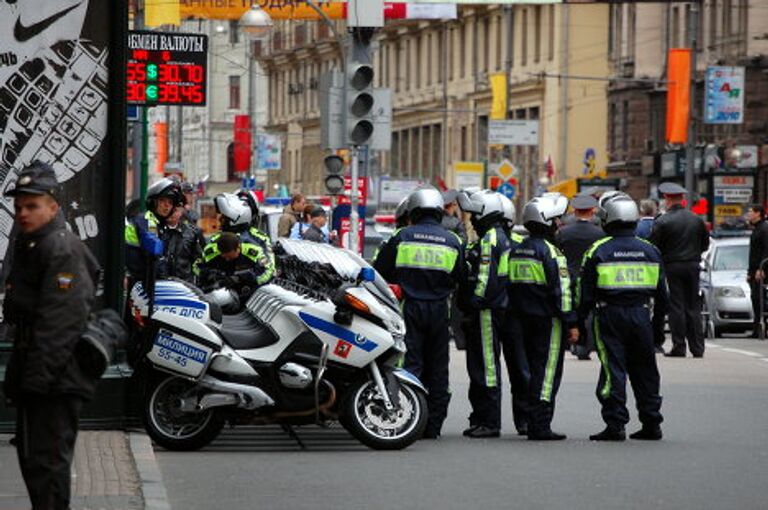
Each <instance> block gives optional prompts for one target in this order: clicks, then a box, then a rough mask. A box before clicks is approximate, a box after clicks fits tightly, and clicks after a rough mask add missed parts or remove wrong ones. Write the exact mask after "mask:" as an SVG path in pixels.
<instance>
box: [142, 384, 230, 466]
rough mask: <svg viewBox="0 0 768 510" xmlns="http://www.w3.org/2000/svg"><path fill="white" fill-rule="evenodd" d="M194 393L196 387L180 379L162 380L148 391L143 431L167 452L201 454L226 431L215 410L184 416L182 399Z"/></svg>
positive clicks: (187, 413)
mask: <svg viewBox="0 0 768 510" xmlns="http://www.w3.org/2000/svg"><path fill="white" fill-rule="evenodd" d="M194 390H195V383H193V382H191V381H188V380H187V379H183V378H181V377H174V376H169V377H165V378H162V379H160V380H159V381H157V383H156V384H154V385H152V386H151V387H150V389H149V391H148V394H147V397H146V399H145V403H144V428H145V429H146V431H147V434H149V437H151V438H152V440H153V441H154V442H155V443H157V444H159V445H160V446H162V447H163V448H165V449H166V450H176V451H191V450H198V449H200V448H202V447H203V446H205V445H207V444H208V443H210V442H211V441H213V440H214V439H215V438H216V436H218V435H219V432H221V429H222V428H223V427H224V420H223V419H222V418H221V417H220V416H219V415H218V414H217V413H216V411H215V409H208V410H207V411H202V412H200V413H189V412H184V411H182V410H181V409H180V403H181V399H182V398H184V397H188V396H189V395H190V393H191V392H194Z"/></svg>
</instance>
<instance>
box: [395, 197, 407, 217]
mask: <svg viewBox="0 0 768 510" xmlns="http://www.w3.org/2000/svg"><path fill="white" fill-rule="evenodd" d="M407 217H408V197H407V196H406V197H403V199H402V200H400V203H399V204H397V208H396V209H395V223H400V222H402V221H405V219H406V218H407Z"/></svg>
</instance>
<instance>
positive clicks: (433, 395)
mask: <svg viewBox="0 0 768 510" xmlns="http://www.w3.org/2000/svg"><path fill="white" fill-rule="evenodd" d="M408 211H409V216H410V219H411V225H410V226H408V227H405V228H403V229H401V230H399V231H398V232H397V233H395V234H394V235H393V236H392V238H391V241H390V242H387V243H385V244H384V245H383V246H382V247H381V250H380V251H379V256H378V257H377V258H376V262H375V263H374V268H375V269H376V270H377V271H378V272H379V273H380V274H381V275H382V276H383V277H384V278H385V279H386V280H387V281H388V282H390V283H394V284H398V285H400V287H401V289H402V291H403V295H404V302H403V307H402V309H403V315H404V318H405V324H406V334H405V343H406V345H407V347H408V351H407V352H406V355H405V364H404V368H405V369H406V370H408V371H410V372H412V373H413V374H414V375H416V376H417V377H420V378H421V380H422V381H423V382H424V385H425V386H426V388H427V390H428V391H429V395H428V397H427V405H428V407H429V419H428V421H427V428H426V430H425V432H424V438H427V439H436V438H438V437H439V436H440V430H441V428H442V425H443V421H444V420H445V417H446V414H447V412H448V403H449V402H450V400H451V395H450V393H449V392H448V361H449V344H448V335H449V333H448V316H449V302H448V298H449V296H450V295H451V293H452V292H453V290H454V289H455V288H456V285H457V283H458V282H459V281H460V279H461V274H462V267H463V263H464V262H463V260H464V256H463V246H462V243H461V239H460V238H459V236H457V235H456V234H454V233H452V232H449V231H447V230H446V229H445V228H443V227H442V226H441V225H440V221H441V220H442V215H443V197H442V196H441V195H440V192H439V191H437V190H436V189H434V188H422V189H418V190H416V191H414V192H413V193H412V194H411V196H410V197H409V199H408Z"/></svg>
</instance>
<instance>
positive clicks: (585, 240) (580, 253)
mask: <svg viewBox="0 0 768 510" xmlns="http://www.w3.org/2000/svg"><path fill="white" fill-rule="evenodd" d="M571 207H573V214H574V216H575V218H576V221H574V222H573V223H571V224H569V225H565V226H564V227H562V228H561V229H560V230H558V231H557V235H556V236H555V239H556V241H557V246H558V247H559V248H560V250H562V252H563V254H564V255H565V259H566V261H567V262H568V273H569V274H570V276H571V283H572V284H573V283H575V282H576V279H577V278H578V276H579V269H581V261H582V259H583V258H584V253H586V251H587V250H588V249H589V247H590V246H592V243H594V242H595V241H597V240H598V239H600V238H602V237H605V232H603V229H602V228H600V227H599V226H597V225H595V223H594V217H595V208H596V207H597V200H596V199H595V198H594V197H593V196H592V195H585V194H581V195H576V196H575V197H573V200H572V201H571ZM593 350H594V345H592V341H591V338H590V336H589V335H588V334H587V328H586V327H585V324H584V322H582V321H579V345H576V346H574V354H576V356H577V357H578V358H579V359H581V360H588V359H589V353H590V352H592V351H593Z"/></svg>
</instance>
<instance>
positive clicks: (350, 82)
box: [346, 62, 375, 147]
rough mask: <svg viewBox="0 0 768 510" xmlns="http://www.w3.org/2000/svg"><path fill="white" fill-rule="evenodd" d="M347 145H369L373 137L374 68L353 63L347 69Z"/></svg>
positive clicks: (364, 64)
mask: <svg viewBox="0 0 768 510" xmlns="http://www.w3.org/2000/svg"><path fill="white" fill-rule="evenodd" d="M346 90H347V94H346V96H347V97H346V105H347V143H348V144H349V145H353V146H356V147H358V146H361V145H368V143H369V141H370V139H371V136H372V135H373V109H374V106H375V105H374V103H375V101H374V95H373V66H371V65H370V64H366V63H362V62H353V63H352V64H351V65H350V66H349V68H348V69H347V89H346Z"/></svg>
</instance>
